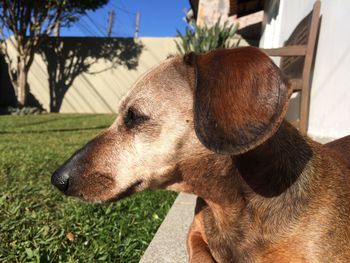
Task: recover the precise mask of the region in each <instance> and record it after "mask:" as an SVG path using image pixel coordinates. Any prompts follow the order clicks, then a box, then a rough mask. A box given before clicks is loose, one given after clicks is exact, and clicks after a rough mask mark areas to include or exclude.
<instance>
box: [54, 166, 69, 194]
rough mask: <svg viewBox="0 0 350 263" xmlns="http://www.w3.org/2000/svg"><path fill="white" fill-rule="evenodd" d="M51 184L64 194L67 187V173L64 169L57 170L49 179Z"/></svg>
mask: <svg viewBox="0 0 350 263" xmlns="http://www.w3.org/2000/svg"><path fill="white" fill-rule="evenodd" d="M51 183H52V184H53V185H54V186H56V187H57V188H58V189H59V190H60V191H62V192H66V191H67V190H68V186H69V171H68V170H67V169H64V168H62V167H61V168H59V169H57V170H56V171H55V172H54V173H53V174H52V177H51Z"/></svg>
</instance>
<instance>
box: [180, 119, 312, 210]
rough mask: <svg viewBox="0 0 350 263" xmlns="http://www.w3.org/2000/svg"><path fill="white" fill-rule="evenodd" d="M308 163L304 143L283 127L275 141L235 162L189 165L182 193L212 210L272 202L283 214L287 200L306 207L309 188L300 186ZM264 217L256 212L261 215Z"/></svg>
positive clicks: (222, 159) (214, 159) (216, 158)
mask: <svg viewBox="0 0 350 263" xmlns="http://www.w3.org/2000/svg"><path fill="white" fill-rule="evenodd" d="M311 157H312V151H311V149H310V147H309V145H308V143H307V142H306V141H305V139H304V138H303V137H302V136H301V135H300V134H299V133H298V132H297V130H296V129H295V128H294V127H292V126H291V125H290V124H288V123H287V122H283V123H282V125H281V127H280V128H279V130H278V131H277V132H276V134H275V135H274V136H272V137H271V138H270V139H269V140H268V141H266V142H265V143H264V144H262V145H260V146H259V147H257V148H255V149H254V150H251V151H249V152H247V153H245V154H242V155H239V156H225V155H217V154H213V155H210V156H206V157H205V158H201V160H198V163H197V166H196V165H195V164H194V163H191V164H189V167H187V168H184V172H183V173H182V176H183V178H182V180H183V189H182V191H185V192H191V193H194V194H196V195H198V196H199V197H201V198H203V199H204V200H205V201H206V203H207V204H208V205H209V206H210V207H211V208H212V210H223V209H226V210H227V209H233V210H237V211H240V210H241V209H243V208H244V207H250V209H253V210H254V209H264V207H265V208H266V207H268V206H269V204H270V202H274V209H277V210H275V211H278V209H279V208H280V209H281V211H280V212H281V214H282V213H285V212H286V211H284V209H285V208H286V207H288V204H287V203H286V202H288V200H290V201H291V202H292V200H293V202H296V200H300V203H305V199H307V195H308V193H307V191H306V190H305V191H303V189H306V188H307V187H308V186H307V185H303V184H306V182H307V180H302V175H303V171H304V170H305V169H309V167H310V165H309V161H310V160H311ZM190 171H191V172H190ZM288 196H290V198H288ZM279 198H280V200H281V201H280V202H278V199H279ZM282 200H283V201H282ZM279 206H280V207H279ZM291 206H294V207H296V208H298V207H299V206H298V204H291ZM226 212H227V213H229V214H232V211H226ZM226 212H224V213H225V214H226ZM256 212H257V211H256ZM268 212H269V211H259V213H260V215H264V214H265V213H268ZM290 212H291V213H292V212H295V211H292V210H291V209H290ZM259 213H257V214H259ZM276 214H277V213H276ZM285 216H288V215H287V214H285Z"/></svg>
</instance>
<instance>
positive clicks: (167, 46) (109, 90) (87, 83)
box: [28, 38, 177, 113]
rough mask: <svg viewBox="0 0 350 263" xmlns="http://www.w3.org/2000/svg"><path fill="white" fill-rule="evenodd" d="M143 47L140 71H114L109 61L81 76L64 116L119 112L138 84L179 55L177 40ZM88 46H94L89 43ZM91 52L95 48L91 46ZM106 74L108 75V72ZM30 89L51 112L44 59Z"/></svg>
mask: <svg viewBox="0 0 350 263" xmlns="http://www.w3.org/2000/svg"><path fill="white" fill-rule="evenodd" d="M139 41H140V42H141V43H142V45H143V49H142V52H141V55H140V57H139V60H138V66H137V68H136V69H130V70H129V69H128V68H127V67H125V66H117V67H114V68H112V69H108V70H106V69H107V68H109V67H110V63H109V62H108V60H106V59H100V60H98V61H97V62H96V63H94V64H92V65H91V67H90V68H89V70H88V71H89V72H98V71H102V72H101V73H98V74H90V73H87V72H84V73H81V74H79V75H78V76H77V77H76V78H75V79H74V81H73V84H72V85H71V86H70V87H69V89H68V91H67V92H66V94H65V96H64V99H63V103H62V106H61V108H60V112H62V113H110V112H116V110H117V106H118V103H119V101H120V99H121V98H122V97H123V95H124V94H125V93H126V92H127V91H128V89H129V88H130V87H131V85H132V84H133V83H134V82H135V80H136V79H137V78H138V77H139V76H140V75H141V74H142V73H144V72H145V71H146V70H148V69H150V68H151V67H153V66H154V65H156V64H158V63H159V62H160V61H162V60H163V59H165V58H166V57H167V56H168V55H169V54H175V53H176V52H177V51H176V46H175V38H140V39H139ZM87 45H93V43H92V44H91V41H88V43H87ZM91 48H94V47H93V46H91ZM104 70H105V71H104ZM28 82H29V85H30V89H31V92H32V93H33V95H34V96H35V97H36V98H37V99H38V100H39V102H40V103H41V104H42V105H43V106H44V108H45V109H47V110H48V109H49V103H50V96H49V81H48V73H47V65H46V63H45V62H44V60H43V59H42V57H41V56H40V55H36V57H35V61H34V63H33V65H32V67H31V69H30V73H29V80H28Z"/></svg>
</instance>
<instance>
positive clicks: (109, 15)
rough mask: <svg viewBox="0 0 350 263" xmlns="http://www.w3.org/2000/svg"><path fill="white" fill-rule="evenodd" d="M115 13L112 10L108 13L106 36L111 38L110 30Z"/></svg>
mask: <svg viewBox="0 0 350 263" xmlns="http://www.w3.org/2000/svg"><path fill="white" fill-rule="evenodd" d="M114 18H115V12H114V9H112V10H111V11H109V12H108V26H107V36H108V37H111V35H112V29H113V24H114Z"/></svg>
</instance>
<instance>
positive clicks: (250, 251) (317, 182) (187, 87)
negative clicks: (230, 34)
mask: <svg viewBox="0 0 350 263" xmlns="http://www.w3.org/2000/svg"><path fill="white" fill-rule="evenodd" d="M290 94H291V90H290V88H289V87H288V85H287V84H286V82H285V81H284V80H283V77H282V76H281V74H280V71H279V70H278V68H277V67H276V66H275V65H274V64H273V62H272V61H271V60H270V59H269V58H268V57H267V56H266V55H265V54H263V53H262V52H260V51H259V50H258V49H255V48H238V49H233V50H217V51H214V52H211V53H208V54H205V55H194V54H190V55H186V56H185V57H184V58H182V57H174V58H170V59H168V60H167V61H166V62H164V63H163V64H161V65H160V66H159V67H157V68H155V69H153V70H151V71H150V72H148V73H146V74H145V75H144V76H143V77H142V78H141V79H140V80H139V81H138V82H137V83H136V84H135V86H134V87H133V88H132V89H131V91H130V92H129V94H128V95H127V96H126V97H125V99H124V100H123V102H122V103H121V106H120V109H119V113H120V114H119V116H118V118H117V120H116V122H115V123H114V124H113V125H112V126H111V127H110V128H109V129H108V130H106V131H105V132H103V133H102V134H100V135H99V136H98V137H96V138H95V139H94V140H92V141H91V142H90V143H88V144H87V145H86V146H85V147H84V148H83V149H81V150H79V151H78V152H77V153H75V154H74V155H73V156H72V158H71V159H70V160H68V161H67V162H66V163H65V164H64V165H63V166H62V167H61V168H60V169H59V170H57V171H56V173H55V174H54V175H53V177H52V182H53V184H54V185H56V186H57V187H58V188H59V189H60V190H62V191H64V192H65V193H66V194H67V195H73V196H78V197H80V198H82V199H84V200H87V201H94V202H100V201H108V200H117V199H120V198H121V197H123V196H126V195H130V194H132V193H133V192H137V191H142V190H144V189H149V188H151V189H154V188H166V189H171V190H175V191H182V192H188V193H194V194H196V195H198V196H199V197H198V201H197V205H196V215H195V217H194V221H193V224H192V226H191V229H190V231H189V234H188V251H189V258H190V262H201V263H204V262H251V263H255V262H256V263H258V262H259V263H260V262H279V263H283V262H350V159H348V156H349V155H348V154H347V151H348V150H349V149H350V138H346V139H345V140H343V141H341V142H336V143H333V144H330V145H329V146H327V147H325V146H322V145H320V144H318V143H316V142H313V141H312V140H310V139H308V138H306V137H303V136H301V135H300V134H299V132H298V131H297V130H296V129H295V128H294V127H292V126H291V125H290V124H288V123H287V122H286V121H284V120H283V118H284V115H285V112H286V109H287V106H288V101H289V97H290ZM344 145H345V146H349V147H348V148H346V147H344Z"/></svg>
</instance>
